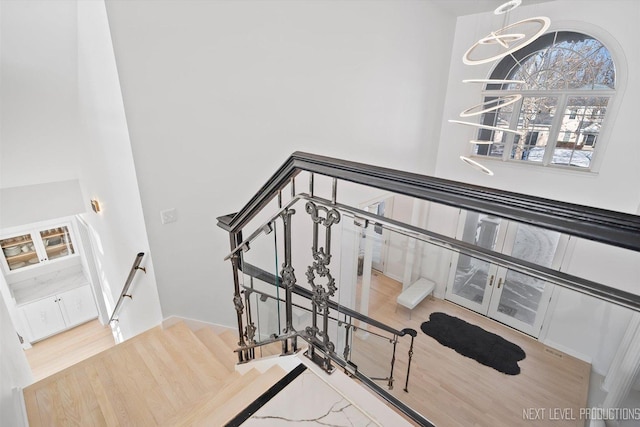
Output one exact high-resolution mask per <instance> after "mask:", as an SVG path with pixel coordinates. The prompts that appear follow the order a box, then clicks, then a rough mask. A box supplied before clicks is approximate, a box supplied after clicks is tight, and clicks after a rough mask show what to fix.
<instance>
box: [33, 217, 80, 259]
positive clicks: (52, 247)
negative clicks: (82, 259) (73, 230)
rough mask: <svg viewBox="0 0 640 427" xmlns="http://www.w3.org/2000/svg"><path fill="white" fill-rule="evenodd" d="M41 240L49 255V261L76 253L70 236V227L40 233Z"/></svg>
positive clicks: (50, 229)
mask: <svg viewBox="0 0 640 427" xmlns="http://www.w3.org/2000/svg"><path fill="white" fill-rule="evenodd" d="M40 238H41V240H42V245H43V246H44V250H45V253H46V254H47V259H49V260H51V259H56V258H61V257H65V256H69V255H73V254H74V253H75V252H74V249H73V242H72V241H71V235H70V234H69V227H67V226H66V225H65V226H62V227H56V228H49V229H47V230H43V231H40Z"/></svg>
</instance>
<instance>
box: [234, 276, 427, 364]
mask: <svg viewBox="0 0 640 427" xmlns="http://www.w3.org/2000/svg"><path fill="white" fill-rule="evenodd" d="M242 288H243V289H244V290H245V292H247V293H255V294H258V295H260V296H264V297H266V298H269V299H272V300H275V301H279V302H286V301H285V300H283V299H282V298H279V297H277V296H275V295H271V294H269V293H267V292H262V291H259V290H257V289H253V288H250V287H247V286H243V287H242ZM294 293H296V292H294ZM298 295H300V294H298ZM291 305H292V306H293V307H295V308H298V309H300V310H304V311H306V312H308V313H312V310H311V309H310V308H308V307H304V306H302V305H300V304H296V303H291ZM337 311H338V312H339V313H340V314H345V313H343V312H342V311H340V309H338V310H337ZM347 316H348V315H347ZM365 317H366V316H365ZM329 320H331V321H333V322H336V323H339V324H343V325H349V327H353V328H354V329H362V328H360V327H358V326H356V325H354V324H353V323H351V322H349V321H347V320H340V319H338V318H335V317H333V316H329ZM358 320H360V319H358ZM371 320H373V319H371ZM362 321H363V322H366V323H369V322H367V321H366V320H362ZM339 326H340V325H339ZM372 326H374V325H373V324H372ZM378 329H381V328H378ZM390 329H392V328H390ZM406 329H410V330H412V331H415V333H416V335H418V332H417V331H416V330H415V329H411V328H406ZM367 332H368V333H370V334H371V335H375V336H377V337H379V338H384V339H386V340H390V341H392V340H393V339H394V337H395V336H404V335H407V334H408V335H411V334H410V333H409V332H408V331H405V332H404V334H403V335H400V334H401V333H402V331H400V332H398V333H394V332H389V331H387V330H386V329H385V332H389V333H390V334H392V335H393V336H394V337H388V336H384V335H382V334H379V333H377V332H373V331H369V330H367ZM273 341H279V340H278V339H269V340H266V341H264V342H260V343H258V344H259V345H262V344H270V343H271V342H273ZM236 351H237V350H236Z"/></svg>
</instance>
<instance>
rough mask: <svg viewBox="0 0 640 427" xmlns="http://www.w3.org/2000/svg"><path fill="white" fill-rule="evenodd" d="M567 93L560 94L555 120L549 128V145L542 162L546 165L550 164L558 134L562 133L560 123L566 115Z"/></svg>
mask: <svg viewBox="0 0 640 427" xmlns="http://www.w3.org/2000/svg"><path fill="white" fill-rule="evenodd" d="M567 99H568V97H567V94H566V93H565V94H560V95H559V96H558V102H557V103H556V114H555V116H554V117H553V121H552V122H551V129H550V130H549V139H548V140H547V146H546V147H545V150H544V157H543V158H542V164H543V165H544V166H548V165H549V164H550V163H551V161H552V160H553V153H554V152H555V150H556V145H557V144H558V135H559V133H560V127H561V126H560V124H561V123H562V118H563V116H564V112H565V111H566V109H567Z"/></svg>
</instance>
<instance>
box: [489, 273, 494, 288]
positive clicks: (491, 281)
mask: <svg viewBox="0 0 640 427" xmlns="http://www.w3.org/2000/svg"><path fill="white" fill-rule="evenodd" d="M493 279H494V277H493V274H492V275H491V278H490V279H489V286H493Z"/></svg>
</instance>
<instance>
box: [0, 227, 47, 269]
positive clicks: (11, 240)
mask: <svg viewBox="0 0 640 427" xmlns="http://www.w3.org/2000/svg"><path fill="white" fill-rule="evenodd" d="M0 246H1V247H2V254H3V255H4V260H5V262H6V264H7V269H8V270H9V271H14V270H19V269H21V268H24V267H28V266H31V265H35V264H38V263H40V256H39V255H38V252H37V250H36V242H34V240H33V238H32V236H31V233H27V234H21V235H18V236H12V237H8V238H6V239H2V240H0Z"/></svg>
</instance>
